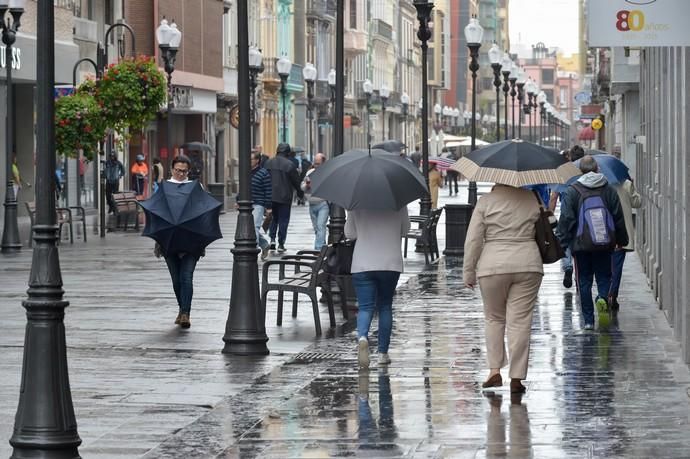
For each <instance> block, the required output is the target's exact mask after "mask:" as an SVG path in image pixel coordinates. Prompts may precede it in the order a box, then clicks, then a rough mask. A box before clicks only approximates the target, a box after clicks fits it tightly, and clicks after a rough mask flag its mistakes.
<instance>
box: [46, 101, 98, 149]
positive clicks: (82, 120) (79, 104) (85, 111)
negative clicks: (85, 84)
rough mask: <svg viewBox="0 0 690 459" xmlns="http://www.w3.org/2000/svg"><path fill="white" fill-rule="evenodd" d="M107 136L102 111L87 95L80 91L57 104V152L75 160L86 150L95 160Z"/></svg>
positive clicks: (56, 102)
mask: <svg viewBox="0 0 690 459" xmlns="http://www.w3.org/2000/svg"><path fill="white" fill-rule="evenodd" d="M104 135H105V125H104V124H103V117H102V113H101V108H100V107H99V105H98V103H97V102H96V99H95V98H94V97H93V96H92V95H91V94H89V93H88V92H87V91H83V92H82V91H80V90H77V92H76V93H74V94H71V95H68V96H64V97H60V98H59V99H57V100H56V101H55V148H56V150H57V152H58V153H59V154H62V155H65V156H68V157H70V158H74V157H76V156H77V154H78V152H79V150H82V151H83V152H84V156H85V157H86V158H87V159H89V160H91V159H93V156H94V153H95V152H96V151H97V149H98V142H99V141H100V140H102V139H103V136H104Z"/></svg>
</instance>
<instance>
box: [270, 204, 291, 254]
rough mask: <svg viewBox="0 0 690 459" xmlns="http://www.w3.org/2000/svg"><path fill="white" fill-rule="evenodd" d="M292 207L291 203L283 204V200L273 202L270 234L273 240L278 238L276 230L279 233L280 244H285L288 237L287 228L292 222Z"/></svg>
mask: <svg viewBox="0 0 690 459" xmlns="http://www.w3.org/2000/svg"><path fill="white" fill-rule="evenodd" d="M290 209H291V203H287V204H283V203H281V202H274V203H273V212H272V213H273V219H271V228H270V229H269V235H270V237H271V241H275V240H276V232H277V233H278V244H280V245H284V244H285V239H286V238H287V229H288V225H289V224H290Z"/></svg>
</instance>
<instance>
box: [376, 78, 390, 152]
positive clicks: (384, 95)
mask: <svg viewBox="0 0 690 459" xmlns="http://www.w3.org/2000/svg"><path fill="white" fill-rule="evenodd" d="M390 95H391V90H390V89H388V86H387V85H386V83H383V84H382V85H381V88H380V89H379V97H380V98H381V136H382V138H381V141H382V142H383V141H384V140H386V104H387V103H388V98H389V97H390Z"/></svg>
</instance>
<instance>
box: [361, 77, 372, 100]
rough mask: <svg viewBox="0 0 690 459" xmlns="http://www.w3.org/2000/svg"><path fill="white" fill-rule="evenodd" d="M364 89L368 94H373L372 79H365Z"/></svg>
mask: <svg viewBox="0 0 690 459" xmlns="http://www.w3.org/2000/svg"><path fill="white" fill-rule="evenodd" d="M362 89H363V90H364V93H365V94H367V95H369V96H370V95H371V93H373V92H374V85H373V84H371V80H369V79H368V78H367V79H366V80H364V83H362Z"/></svg>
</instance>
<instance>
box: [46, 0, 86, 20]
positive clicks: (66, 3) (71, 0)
mask: <svg viewBox="0 0 690 459" xmlns="http://www.w3.org/2000/svg"><path fill="white" fill-rule="evenodd" d="M53 4H54V5H55V6H56V7H57V8H62V9H64V10H69V11H71V12H72V15H73V16H76V17H81V2H80V1H79V0H54V3H53Z"/></svg>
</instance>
